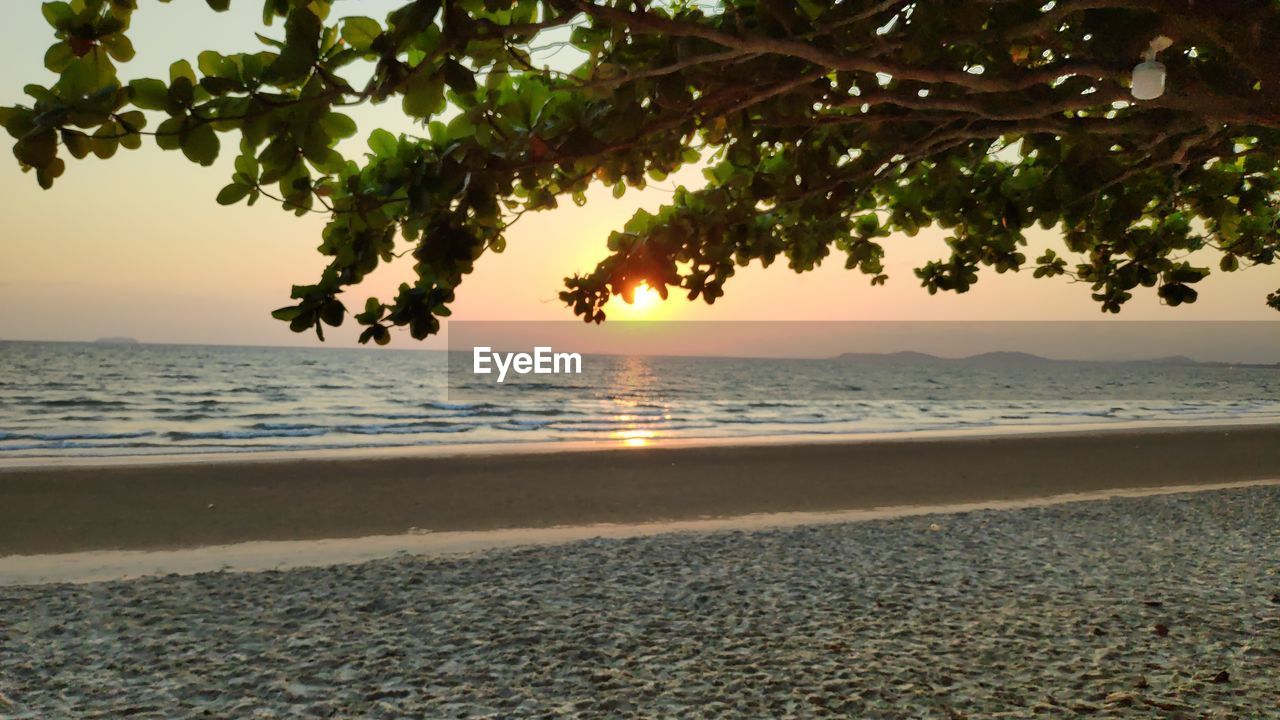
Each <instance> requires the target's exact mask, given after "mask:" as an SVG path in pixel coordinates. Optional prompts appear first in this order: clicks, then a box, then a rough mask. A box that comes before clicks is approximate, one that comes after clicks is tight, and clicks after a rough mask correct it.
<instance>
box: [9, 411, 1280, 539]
mask: <svg viewBox="0 0 1280 720" xmlns="http://www.w3.org/2000/svg"><path fill="white" fill-rule="evenodd" d="M1264 478H1280V427H1275V426H1230V427H1217V428H1181V429H1178V428H1171V429H1161V430H1110V431H1101V432H1064V433H1058V434H1044V435H1035V436H1007V437H999V436H996V437H977V438H952V439H928V440H921V439H902V440H874V441H865V442H834V443H820V444H809V445H783V444H771V445H757V446H715V447H679V448H661V447H657V448H637V449H609V450H590V451H574V452H562V453H549V452H539V453H523V454H522V453H507V454H495V455H481V456H476V455H471V456H448V457H430V456H415V457H366V458H348V459H334V458H326V459H315V460H305V459H298V460H292V459H291V460H271V461H246V460H226V461H218V462H198V463H181V464H155V463H151V464H140V465H110V466H100V467H36V468H10V469H0V556H2V555H15V554H19V555H32V554H42V553H66V552H74V551H85V550H97V549H108V548H112V549H159V548H184V547H198V546H205V545H221V544H230V543H242V542H249V541H269V540H300V539H319V538H351V537H363V536H370V535H395V534H400V533H405V532H407V531H409V530H410V528H416V529H418V530H419V531H436V532H448V531H468V530H493V529H498V528H540V527H550V526H560V525H585V524H591V523H638V522H649V521H679V520H689V519H697V518H703V517H708V516H714V517H720V516H735V515H745V514H752V513H778V512H820V511H837V510H852V509H863V508H876V507H884V506H901V505H940V504H948V503H965V502H978V501H986V500H1006V499H1007V500H1016V499H1019V498H1035V497H1042V496H1047V495H1057V494H1062V493H1079V492H1093V491H1101V490H1110V489H1119V488H1149V487H1159V486H1169V485H1193V484H1212V483H1223V482H1233V481H1245V480H1255V479H1264Z"/></svg>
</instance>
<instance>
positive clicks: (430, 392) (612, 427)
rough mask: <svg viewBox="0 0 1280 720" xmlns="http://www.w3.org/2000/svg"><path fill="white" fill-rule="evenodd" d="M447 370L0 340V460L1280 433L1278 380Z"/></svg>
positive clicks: (661, 365) (921, 368)
mask: <svg viewBox="0 0 1280 720" xmlns="http://www.w3.org/2000/svg"><path fill="white" fill-rule="evenodd" d="M450 357H451V356H450V355H449V354H448V353H447V352H444V351H424V350H407V349H399V350H392V349H379V350H369V349H363V348H358V349H357V348H351V349H330V348H315V349H313V348H276V347H228V346H197V345H150V344H98V343H44V342H0V464H3V463H5V462H6V461H7V460H17V459H21V460H22V461H23V462H24V463H30V462H31V461H32V459H39V458H48V459H59V458H107V457H122V456H124V457H129V456H174V455H176V456H181V455H189V454H213V453H217V454H228V455H230V454H235V453H253V452H266V451H314V450H318V449H326V450H377V449H409V448H426V449H430V448H435V447H460V446H485V445H488V446H493V447H495V448H496V447H499V446H502V447H510V446H517V447H527V446H530V445H533V444H543V445H549V444H555V443H588V444H592V443H598V444H602V445H619V446H649V445H662V444H664V443H672V444H674V443H681V442H690V441H695V442H696V441H708V442H724V441H729V442H732V441H738V440H742V441H746V440H766V441H767V440H778V439H781V440H787V439H793V438H794V439H803V438H840V437H867V436H882V435H899V434H903V433H929V432H933V433H939V432H940V433H950V432H986V431H990V432H1004V431H1008V430H1025V429H1046V430H1053V429H1071V428H1075V427H1093V426H1112V425H1115V426H1121V425H1133V424H1182V425H1197V424H1199V425H1204V424H1218V423H1237V422H1258V423H1268V422H1276V421H1278V420H1280V368H1277V367H1256V366H1253V367H1250V366H1223V365H1201V364H1190V363H1184V362H1169V363H1160V362H1145V363H1135V362H1125V363H1120V362H1114V363H1098V362H1050V361H1046V360H1041V359H1038V358H1033V357H1028V356H1022V355H1017V354H1008V353H1005V354H999V353H997V354H993V355H989V356H983V357H979V358H974V359H972V360H966V361H959V360H946V359H938V358H933V357H928V356H921V355H915V354H899V355H885V356H859V357H855V358H840V357H833V358H815V359H763V358H712V357H660V356H659V357H628V356H591V357H587V358H585V360H584V362H585V363H586V364H587V365H589V366H591V367H592V368H593V372H590V373H584V374H582V375H567V376H553V377H544V376H537V377H536V378H535V379H534V380H531V381H523V382H518V383H510V384H504V385H499V384H496V383H494V382H493V381H492V379H491V378H486V379H484V380H470V379H468V378H467V377H466V376H460V375H458V374H457V373H456V372H455V373H450V372H449V367H450ZM454 360H455V361H456V360H458V358H457V357H454ZM455 364H456V363H455Z"/></svg>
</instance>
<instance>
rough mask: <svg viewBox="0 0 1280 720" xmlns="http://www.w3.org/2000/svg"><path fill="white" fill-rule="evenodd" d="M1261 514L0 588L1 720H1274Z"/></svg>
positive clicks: (832, 531) (1270, 558)
mask: <svg viewBox="0 0 1280 720" xmlns="http://www.w3.org/2000/svg"><path fill="white" fill-rule="evenodd" d="M1277 517H1280V487H1276V486H1266V487H1251V488H1244V489H1234V490H1218V491H1203V492H1197V493H1193V494H1184V495H1166V496H1159V497H1145V498H1127V499H1114V500H1107V501H1094V502H1079V503H1070V504H1062V505H1055V506H1052V507H1043V508H1028V509H1020V510H999V511H995V510H984V511H976V512H969V513H958V514H951V515H932V516H919V517H908V518H900V519H894V520H873V521H868V522H861V523H851V524H834V525H823V526H806V527H795V528H788V529H777V530H767V531H758V532H716V533H678V534H664V535H658V536H651V537H644V538H633V539H627V540H619V539H597V540H588V541H583V542H577V543H571V544H566V545H559V546H550V547H539V548H529V549H520V550H504V551H491V552H488V553H484V554H480V555H477V556H474V557H470V558H464V559H447V560H441V559H435V560H431V559H423V558H416V557H404V558H398V559H393V560H381V561H375V562H370V563H364V564H358V565H348V566H333V567H326V568H312V569H298V570H290V571H286V572H274V571H267V572H259V573H206V574H201V575H195V576H186V577H159V578H150V579H142V580H133V581H127V582H108V583H93V584H87V585H42V586H33V587H20V588H0V618H3V622H2V623H0V716H3V717H6V718H13V719H14V720H19V719H21V720H27V719H28V718H30V719H35V718H39V719H40V720H46V719H48V718H62V717H67V718H71V717H75V718H99V717H100V718H120V717H134V718H173V717H235V718H249V717H253V718H292V717H313V718H325V717H342V718H347V717H382V718H399V717H430V718H600V717H610V718H615V717H616V718H656V717H660V718H745V717H805V718H810V717H813V718H820V717H831V718H844V717H859V718H862V717H874V718H892V719H898V718H901V719H904V720H905V719H907V718H911V719H934V718H937V719H939V720H954V719H955V718H996V717H1001V718H1032V717H1052V718H1061V717H1076V716H1089V717H1099V718H1132V717H1143V718H1223V719H1226V718H1268V717H1280V695H1278V694H1277V692H1276V683H1275V680H1276V678H1277V677H1280V648H1278V647H1277V645H1276V638H1277V637H1280V577H1277V574H1276V572H1277V568H1280V536H1278V535H1277V524H1276V518H1277Z"/></svg>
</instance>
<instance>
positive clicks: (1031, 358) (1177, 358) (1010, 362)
mask: <svg viewBox="0 0 1280 720" xmlns="http://www.w3.org/2000/svg"><path fill="white" fill-rule="evenodd" d="M832 360H836V361H840V362H863V363H895V364H896V363H937V364H946V365H971V366H975V367H983V366H986V367H1010V366H1029V365H1178V366H1199V367H1241V368H1269V369H1277V368H1280V363H1232V362H1200V361H1198V360H1193V359H1191V358H1189V357H1187V356H1185V355H1171V356H1168V357H1158V358H1148V359H1143V360H1060V359H1055V358H1047V357H1043V356H1041V355H1034V354H1032V353H1025V352H1014V351H996V352H986V353H980V354H978V355H969V356H967V357H959V358H948V357H940V356H938V355H930V354H929V353H923V352H917V351H914V350H904V351H901V352H892V353H854V352H849V353H841V354H840V355H837V356H835V357H834V358H832Z"/></svg>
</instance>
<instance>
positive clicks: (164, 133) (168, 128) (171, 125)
mask: <svg viewBox="0 0 1280 720" xmlns="http://www.w3.org/2000/svg"><path fill="white" fill-rule="evenodd" d="M184 122H185V121H184V119H183V118H180V117H172V118H169V119H167V120H165V121H164V122H162V123H160V127H158V128H156V145H159V146H160V149H161V150H177V149H178V148H180V147H182V126H183V124H184Z"/></svg>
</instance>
